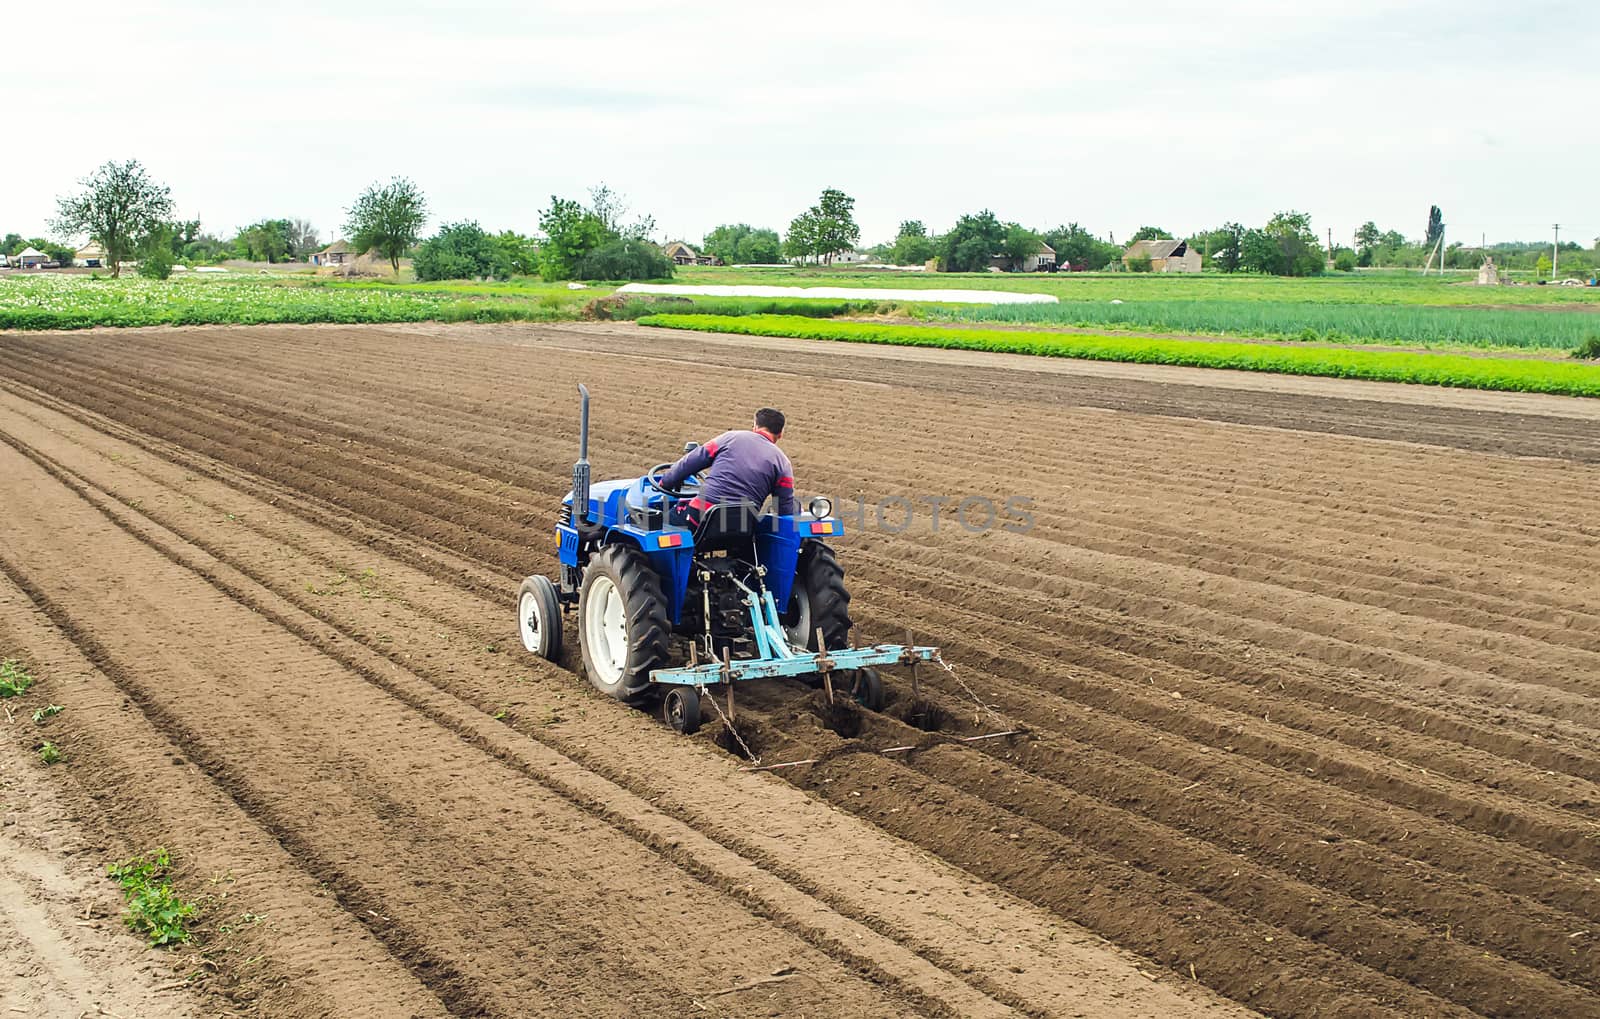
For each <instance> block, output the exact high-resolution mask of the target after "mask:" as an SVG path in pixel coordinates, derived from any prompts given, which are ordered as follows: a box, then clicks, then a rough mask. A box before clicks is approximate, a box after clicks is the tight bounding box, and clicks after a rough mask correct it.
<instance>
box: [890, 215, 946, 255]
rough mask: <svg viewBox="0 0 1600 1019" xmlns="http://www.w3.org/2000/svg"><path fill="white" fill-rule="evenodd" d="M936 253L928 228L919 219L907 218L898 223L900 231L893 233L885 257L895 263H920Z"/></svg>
mask: <svg viewBox="0 0 1600 1019" xmlns="http://www.w3.org/2000/svg"><path fill="white" fill-rule="evenodd" d="M936 254H938V252H937V250H936V249H935V248H934V244H933V239H932V238H931V237H929V236H928V228H927V227H925V226H923V225H922V221H921V220H920V219H908V220H905V221H904V222H902V223H901V224H900V232H899V233H897V234H895V238H894V243H893V244H891V245H890V246H889V251H888V255H887V257H888V259H889V260H890V261H892V262H893V263H894V264H895V265H921V264H923V263H924V262H926V261H927V260H928V259H930V258H933V257H934V256H935V255H936Z"/></svg>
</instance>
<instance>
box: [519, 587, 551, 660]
mask: <svg viewBox="0 0 1600 1019" xmlns="http://www.w3.org/2000/svg"><path fill="white" fill-rule="evenodd" d="M517 632H518V633H519V634H521V636H522V646H523V647H525V648H527V649H528V650H529V651H531V652H533V653H534V654H536V655H538V656H539V657H540V658H543V659H545V660H547V661H552V662H553V661H556V660H558V659H560V657H561V600H560V599H559V598H557V597H556V588H555V585H554V584H552V583H550V578H549V577H542V576H538V575H537V574H536V575H534V576H532V577H529V578H527V579H526V580H524V581H523V582H522V587H521V589H519V590H518V591H517Z"/></svg>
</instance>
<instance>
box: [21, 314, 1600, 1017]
mask: <svg viewBox="0 0 1600 1019" xmlns="http://www.w3.org/2000/svg"><path fill="white" fill-rule="evenodd" d="M579 381H584V382H587V383H588V385H589V386H590V388H591V389H592V390H593V391H594V393H595V398H596V404H595V419H594V434H593V437H592V448H591V452H590V456H591V459H592V460H593V461H594V463H595V471H596V474H597V476H600V477H609V476H620V475H628V474H637V473H638V472H639V471H640V470H642V469H643V468H644V467H646V466H648V465H649V464H650V463H653V462H655V461H659V460H667V459H671V458H672V457H673V456H674V455H675V454H676V451H677V450H678V448H679V447H680V446H681V444H682V442H683V440H685V439H689V438H695V439H703V438H705V437H706V436H707V435H709V434H712V433H714V432H716V431H720V430H722V429H724V428H726V427H731V426H737V425H739V424H741V423H742V422H743V420H744V419H745V418H746V417H747V415H748V409H749V408H752V407H755V406H760V405H762V404H773V405H777V406H780V407H783V408H784V409H785V410H787V411H788V412H789V414H790V420H791V427H790V434H789V436H788V437H786V439H785V446H786V448H787V449H788V450H789V451H790V454H791V456H792V457H793V458H794V460H795V462H796V465H797V469H798V473H799V476H800V483H801V488H802V489H803V490H805V491H807V492H826V493H829V494H831V495H833V496H834V497H835V499H836V501H837V502H839V503H841V504H842V505H843V508H844V509H845V510H846V512H845V516H846V519H847V528H848V529H849V530H850V532H851V533H850V534H848V535H847V536H846V537H845V538H844V539H842V540H841V541H840V542H839V543H838V548H839V551H840V554H841V558H842V560H843V562H844V564H845V568H846V570H847V573H848V574H849V578H850V579H849V582H850V587H851V590H852V592H853V593H854V596H855V600H854V602H853V605H852V611H853V615H854V617H855V619H856V622H857V632H858V639H870V640H887V639H899V638H901V637H903V636H904V635H905V632H906V631H907V630H908V629H910V630H912V631H914V633H915V634H916V636H917V639H918V640H919V641H920V642H927V643H935V644H939V645H941V646H942V647H943V648H944V649H945V656H946V658H947V659H948V660H949V661H950V662H952V663H953V664H954V667H955V668H954V671H953V672H945V671H943V670H937V669H927V670H924V671H923V673H922V675H921V676H920V684H921V692H922V695H923V701H925V702H926V704H917V703H914V702H913V695H912V687H911V678H910V677H909V675H906V674H903V673H902V674H895V675H891V676H888V677H887V683H888V686H889V692H890V695H891V702H890V704H889V706H888V708H887V709H886V711H885V712H884V713H882V714H866V713H860V712H843V713H841V712H837V711H833V712H830V711H829V710H827V708H826V705H825V704H824V702H823V700H822V695H821V694H818V693H814V692H811V691H809V690H806V689H803V688H799V687H791V686H778V685H773V686H770V687H758V686H754V685H752V687H751V688H750V689H749V690H748V691H747V690H745V689H743V688H741V691H740V697H739V700H738V702H737V704H736V706H735V721H736V728H737V731H738V733H739V736H740V737H741V739H742V742H743V745H741V741H740V739H735V738H733V736H732V735H731V734H730V733H729V732H728V731H727V728H726V726H725V724H724V723H723V721H722V720H721V718H720V717H718V716H716V715H713V717H712V720H711V722H710V724H708V725H707V726H706V729H705V731H704V732H703V733H702V734H700V735H699V736H697V737H695V738H692V739H689V738H684V737H680V736H677V735H676V734H674V733H672V732H671V731H670V730H668V729H666V728H665V726H663V725H662V724H661V723H660V722H658V721H655V720H654V719H652V718H651V717H649V716H648V715H645V714H643V713H641V712H636V711H632V710H630V709H627V708H625V707H622V706H620V705H617V704H615V703H613V702H610V701H607V700H604V699H602V698H600V697H598V696H596V695H594V694H592V693H591V692H590V691H589V689H588V687H587V684H586V683H585V681H584V680H583V679H582V678H581V676H580V675H578V669H579V667H578V663H577V660H576V653H575V647H574V646H575V634H574V633H573V632H572V631H571V628H570V626H569V633H568V644H569V653H568V655H567V659H566V661H565V662H564V663H562V665H563V667H557V666H554V665H551V664H549V663H545V662H542V661H539V660H536V659H533V658H531V657H530V656H529V655H527V654H526V653H524V652H523V650H522V649H521V646H520V644H519V642H518V641H517V639H516V636H515V624H514V620H513V618H512V612H511V604H510V603H511V600H512V596H513V593H514V591H515V589H516V585H517V583H518V581H519V580H520V579H521V577H522V576H523V575H525V574H528V573H534V572H544V573H551V572H554V568H555V563H554V559H553V541H552V539H551V529H552V527H553V525H554V521H555V513H556V509H557V506H558V504H559V502H560V499H561V496H562V495H563V494H564V493H565V492H566V490H567V488H568V479H569V473H568V472H569V469H570V463H571V460H572V458H573V456H574V454H575V449H574V446H575V435H574V432H575V420H574V418H575V399H574V395H575V384H576V383H577V382H579ZM1597 417H1600V413H1596V412H1595V410H1594V408H1593V407H1592V406H1591V405H1590V404H1587V403H1584V402H1581V401H1563V400H1554V399H1541V398H1520V397H1515V396H1509V395H1504V394H1494V395H1492V396H1489V395H1486V394H1472V393H1460V394H1456V393H1450V392H1447V391H1438V390H1420V389H1415V388H1412V387H1399V386H1392V387H1391V386H1381V385H1363V384H1349V383H1343V382H1338V381H1333V380H1275V379H1257V378H1251V379H1244V380H1241V379H1240V378H1239V377H1237V376H1233V375H1229V374H1228V373H1220V372H1218V373H1204V372H1186V371H1163V370H1159V369H1130V368H1129V367H1128V366H1084V365H1078V364H1073V363H1070V362H1052V363H1048V364H1041V363H1038V362H1029V361H1027V360H1025V359H1018V358H994V357H984V356H975V355H961V356H957V357H952V356H950V355H948V354H946V353H945V352H937V351H929V352H919V351H907V350H876V349H857V348H850V347H836V346H831V345H825V344H805V343H801V342H791V341H762V340H750V339H745V338H740V339H737V340H735V339H731V338H722V337H702V336H692V337H691V336H685V335H683V334H676V333H674V334H665V335H664V334H661V333H655V332H650V331H648V330H642V329H639V328H637V327H633V326H627V325H611V326H564V327H528V326H517V327H435V326H415V327H366V328H355V329H352V328H348V327H329V328H304V327H295V328H287V327H259V328H249V329H172V330H137V331H123V332H87V333H75V334H60V335H53V334H29V335H17V334H7V335H4V336H0V478H3V479H4V481H3V487H0V491H3V493H4V495H3V512H0V656H4V657H10V656H19V657H22V658H24V659H25V660H26V661H27V662H28V663H29V664H30V667H31V668H32V671H33V672H34V673H35V675H36V676H38V677H40V685H39V687H38V689H37V691H36V693H37V696H38V697H47V698H48V699H49V700H51V701H54V702H56V703H61V704H64V705H66V706H67V711H66V712H64V713H63V714H62V715H61V716H59V717H58V718H57V719H55V720H52V725H58V728H57V729H56V730H55V731H54V735H53V736H52V738H55V739H57V741H58V742H59V744H60V745H61V746H62V747H63V749H64V751H65V752H66V754H67V759H66V761H65V762H64V763H65V766H64V767H63V766H62V765H57V766H56V767H55V768H54V769H52V770H51V771H50V772H49V774H50V776H51V780H52V781H53V782H54V783H55V786H56V791H57V794H58V795H59V797H60V798H61V802H63V803H64V804H66V805H67V806H66V807H65V808H64V809H66V810H68V811H70V812H72V813H75V814H76V815H77V816H78V818H79V819H80V820H81V821H82V822H83V823H84V824H92V825H94V826H96V830H99V831H103V832H104V833H105V834H104V837H103V840H102V841H103V842H105V843H106V848H107V852H108V854H111V855H115V853H120V852H124V851H134V850H139V849H143V848H147V847H150V846H154V845H165V846H168V847H169V848H170V849H171V850H172V851H173V852H174V854H175V856H176V857H177V859H178V861H179V873H178V879H179V882H180V886H182V887H184V888H188V889H193V890H195V891H196V892H197V893H202V892H203V893H205V894H206V895H207V896H208V899H207V901H208V906H207V912H206V914H205V918H204V921H203V923H202V926H201V932H200V933H201V935H202V940H201V942H200V946H199V947H198V948H191V949H186V950H184V952H180V953H179V954H178V956H176V957H175V959H174V962H173V968H174V971H175V973H177V974H178V975H179V976H184V975H189V974H197V975H196V976H195V977H194V979H193V980H192V981H191V983H192V984H193V985H194V986H195V987H196V988H197V989H198V990H199V992H200V993H201V995H202V997H201V998H200V999H199V1000H200V1001H201V1003H202V1004H203V1010H209V1011H211V1012H237V1013H245V1012H251V1013H255V1014H262V1015H275V1016H276V1015H305V1016H311V1015H325V1014H330V1013H339V1014H358V1013H359V1014H365V1015H418V1016H431V1015H445V1014H467V1015H489V1016H517V1015H602V1016H604V1015H616V1016H680V1015H702V1014H703V1015H794V1016H800V1015H805V1016H858V1015H948V1016H968V1015H1005V1014H1022V1015H1038V1016H1042V1015H1086V1016H1135V1015H1139V1016H1146V1015H1148V1016H1193V1015H1201V1014H1204V1015H1218V1016H1220V1015H1243V1014H1249V1013H1251V1012H1260V1013H1265V1014H1271V1015H1297V1016H1369V1015H1371V1016H1377V1015H1392V1016H1424V1015H1425V1016H1450V1015H1485V1016H1529V1015H1541V1016H1590V1015H1596V1014H1600V955H1597V951H1596V947H1595V944H1596V941H1597V940H1600V711H1597V707H1596V703H1595V698H1596V696H1597V695H1600V580H1597V576H1596V563H1597V562H1600V498H1597V496H1600V467H1597V466H1596V463H1597V462H1600V429H1597V427H1596V424H1597V422H1596V418H1597ZM970 497H982V498H984V499H988V500H991V501H993V502H994V503H995V504H996V505H997V506H1000V507H1004V506H1005V504H1006V502H1007V500H1008V499H1025V500H1031V502H1028V503H1025V504H1023V505H1026V506H1028V512H1029V513H1030V515H1031V527H1028V528H1025V529H1024V528H1018V527H1017V526H1015V525H1016V523H1017V520H1016V518H1015V517H1006V516H1002V518H1001V519H1000V520H998V521H997V524H1004V523H1007V522H1011V523H1012V524H1013V525H1014V526H1013V527H1012V528H1009V529H1008V528H1006V527H1003V526H995V527H991V528H989V529H987V530H982V531H974V530H971V529H969V528H967V527H963V526H962V525H961V520H960V519H959V518H957V517H956V516H955V511H956V509H957V508H958V507H959V506H960V504H961V500H963V499H964V498H970ZM886 500H887V502H886ZM934 500H943V502H942V506H941V508H942V516H941V517H940V519H939V523H938V525H937V526H934V524H933V522H932V512H931V507H932V502H933V501H934ZM859 501H864V502H865V503H866V504H867V506H868V509H867V510H866V512H865V515H864V516H865V519H864V520H862V521H861V523H863V524H864V525H865V526H857V525H856V521H855V520H854V518H853V515H852V510H853V507H854V506H855V505H856V504H857V503H858V502H859ZM908 503H909V505H911V506H912V507H913V513H912V515H911V519H910V521H909V523H907V522H906V512H905V510H906V506H907V505H908ZM879 504H883V505H885V507H886V512H885V516H884V520H883V521H882V522H881V523H880V522H879V521H878V520H877V519H876V517H877V513H876V511H875V509H873V507H876V506H878V505H879ZM977 505H978V504H975V503H974V504H970V506H972V507H975V506H977ZM969 513H970V508H969ZM967 522H968V523H969V524H971V523H974V522H976V523H982V522H983V520H982V513H981V511H980V512H977V513H972V514H971V515H969V516H968V518H967ZM30 703H31V702H30ZM928 705H931V707H932V710H931V711H930V710H927V708H928ZM723 710H726V707H724V709H723ZM18 717H19V722H18V723H17V725H16V726H14V727H13V729H14V736H15V738H16V739H17V740H29V739H32V738H33V737H32V734H31V733H29V732H24V731H23V730H24V729H25V728H27V725H28V723H26V722H25V721H24V720H22V716H21V715H20V714H19V716H18ZM1010 730H1021V731H1020V732H1019V733H1017V734H1014V735H1010V736H1002V737H999V738H993V739H983V740H976V741H966V740H965V739H964V738H966V737H972V736H984V735H987V734H990V733H993V732H1001V731H1010ZM891 748H902V749H899V750H895V751H894V752H890V753H883V752H882V751H884V750H885V749H891ZM904 748H910V749H904ZM747 751H748V753H747ZM747 757H757V758H759V761H760V764H761V765H773V764H787V763H790V762H796V761H806V762H812V763H806V764H802V765H799V766H796V767H787V768H782V769H779V770H775V771H750V770H744V769H745V768H747V767H749V766H751V765H752V763H753V762H752V761H750V760H747ZM113 851H115V852H113Z"/></svg>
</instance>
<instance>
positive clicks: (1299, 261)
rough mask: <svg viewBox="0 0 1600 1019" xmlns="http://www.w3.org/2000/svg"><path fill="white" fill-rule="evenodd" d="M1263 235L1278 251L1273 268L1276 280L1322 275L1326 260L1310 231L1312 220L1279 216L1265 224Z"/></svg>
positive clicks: (1295, 215)
mask: <svg viewBox="0 0 1600 1019" xmlns="http://www.w3.org/2000/svg"><path fill="white" fill-rule="evenodd" d="M1262 232H1263V233H1264V234H1265V235H1266V236H1267V237H1268V238H1269V239H1270V240H1272V241H1273V242H1274V244H1275V245H1276V246H1277V249H1278V255H1277V258H1276V259H1275V267H1274V268H1273V269H1272V270H1270V271H1271V272H1274V273H1276V274H1277V275H1279V276H1315V275H1317V274H1318V273H1320V272H1322V269H1323V266H1324V265H1325V263H1326V259H1325V257H1324V256H1323V253H1322V248H1321V246H1320V245H1318V244H1317V235H1316V234H1314V233H1313V232H1312V231H1311V217H1310V216H1309V215H1307V214H1306V213H1304V212H1293V211H1290V212H1280V213H1278V214H1277V215H1275V216H1273V217H1272V218H1271V219H1269V220H1267V225H1266V226H1265V227H1263V228H1262Z"/></svg>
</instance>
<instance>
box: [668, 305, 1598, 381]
mask: <svg viewBox="0 0 1600 1019" xmlns="http://www.w3.org/2000/svg"><path fill="white" fill-rule="evenodd" d="M639 321H640V323H641V324H642V325H647V326H659V327H664V328H669V329H694V330H701V331H707V332H725V333H742V334H747V335H755V336H790V337H798V338H801V339H814V340H837V341H844V342H851V343H885V344H896V345H904V346H922V347H943V348H954V349H962V350H986V351H1000V352H1005V353H1015V354H1037V355H1044V356H1049V357H1074V358H1085V359H1089V360H1096V361H1131V362H1137V363H1141V364H1170V365H1188V366H1192V367H1200V368H1233V369H1238V370H1243V371H1258V372H1276V373H1280V374H1290V375H1324V376H1333V377H1338V378H1352V379H1371V380H1375V381H1382V382H1409V383H1416V384H1421V385H1438V386H1454V387H1460V388H1467V389H1497V390H1507V391H1512V392H1530V393H1556V394H1561V395H1566V396H1600V366H1596V365H1588V364H1581V363H1577V362H1572V361H1542V360H1533V359H1528V358H1495V357H1471V356H1465V355H1450V354H1413V353H1406V352H1403V351H1385V350H1351V349H1345V348H1330V347H1307V346H1293V345H1279V344H1267V343H1227V342H1217V341H1209V340H1178V339H1148V338H1142V337H1134V336H1093V335H1083V334H1076V333H1038V332H1024V331H1021V330H1010V329H1008V330H994V329H952V328H942V327H936V326H901V325H878V324H876V323H868V322H829V321H819V320H817V319H813V318H805V317H800V316H784V315H748V316H742V317H737V318H730V317H726V316H717V315H671V314H666V315H651V316H647V317H645V318H642V319H640V320H639Z"/></svg>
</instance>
